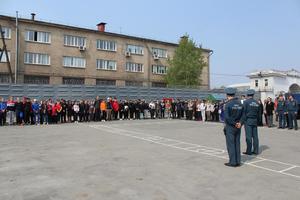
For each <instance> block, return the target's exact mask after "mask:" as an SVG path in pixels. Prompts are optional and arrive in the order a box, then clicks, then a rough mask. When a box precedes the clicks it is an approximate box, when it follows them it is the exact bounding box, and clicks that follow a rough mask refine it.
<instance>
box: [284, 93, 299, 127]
mask: <svg viewBox="0 0 300 200" xmlns="http://www.w3.org/2000/svg"><path fill="white" fill-rule="evenodd" d="M286 107H287V113H288V120H289V127H288V128H289V129H293V128H295V130H298V123H297V112H298V102H297V101H296V100H295V99H294V98H293V96H292V95H289V98H288V101H287V105H286Z"/></svg>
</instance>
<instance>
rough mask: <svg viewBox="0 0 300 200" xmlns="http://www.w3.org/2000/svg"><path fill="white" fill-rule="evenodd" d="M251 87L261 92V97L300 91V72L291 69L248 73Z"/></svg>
mask: <svg viewBox="0 0 300 200" xmlns="http://www.w3.org/2000/svg"><path fill="white" fill-rule="evenodd" d="M248 77H249V78H250V88H251V89H254V90H256V91H257V92H259V93H260V96H261V99H263V100H264V99H266V98H268V97H271V98H273V99H274V98H275V97H276V96H278V95H279V94H284V93H287V92H291V93H300V72H299V71H297V70H295V69H291V70H287V71H280V70H273V69H270V70H258V71H255V72H252V73H250V74H249V75H248Z"/></svg>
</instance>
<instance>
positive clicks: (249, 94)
mask: <svg viewBox="0 0 300 200" xmlns="http://www.w3.org/2000/svg"><path fill="white" fill-rule="evenodd" d="M254 94H255V90H252V89H250V90H247V96H253V95H254Z"/></svg>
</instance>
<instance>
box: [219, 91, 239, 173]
mask: <svg viewBox="0 0 300 200" xmlns="http://www.w3.org/2000/svg"><path fill="white" fill-rule="evenodd" d="M225 93H226V94H227V102H226V104H225V109H224V117H225V119H224V122H225V128H224V134H225V137H226V146H227V151H228V155H229V162H228V163H225V165H226V166H228V167H238V166H240V165H241V151H240V149H241V146H240V137H241V126H242V124H241V118H242V115H243V105H242V104H241V101H240V100H238V99H237V98H235V93H236V90H235V89H234V88H226V89H225Z"/></svg>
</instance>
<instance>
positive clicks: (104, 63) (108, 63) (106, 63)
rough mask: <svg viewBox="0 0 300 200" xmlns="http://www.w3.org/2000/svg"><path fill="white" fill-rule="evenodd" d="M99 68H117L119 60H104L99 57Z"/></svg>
mask: <svg viewBox="0 0 300 200" xmlns="http://www.w3.org/2000/svg"><path fill="white" fill-rule="evenodd" d="M96 67H97V69H104V70H112V71H116V70H117V62H116V61H114V60H103V59H97V66H96Z"/></svg>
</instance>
